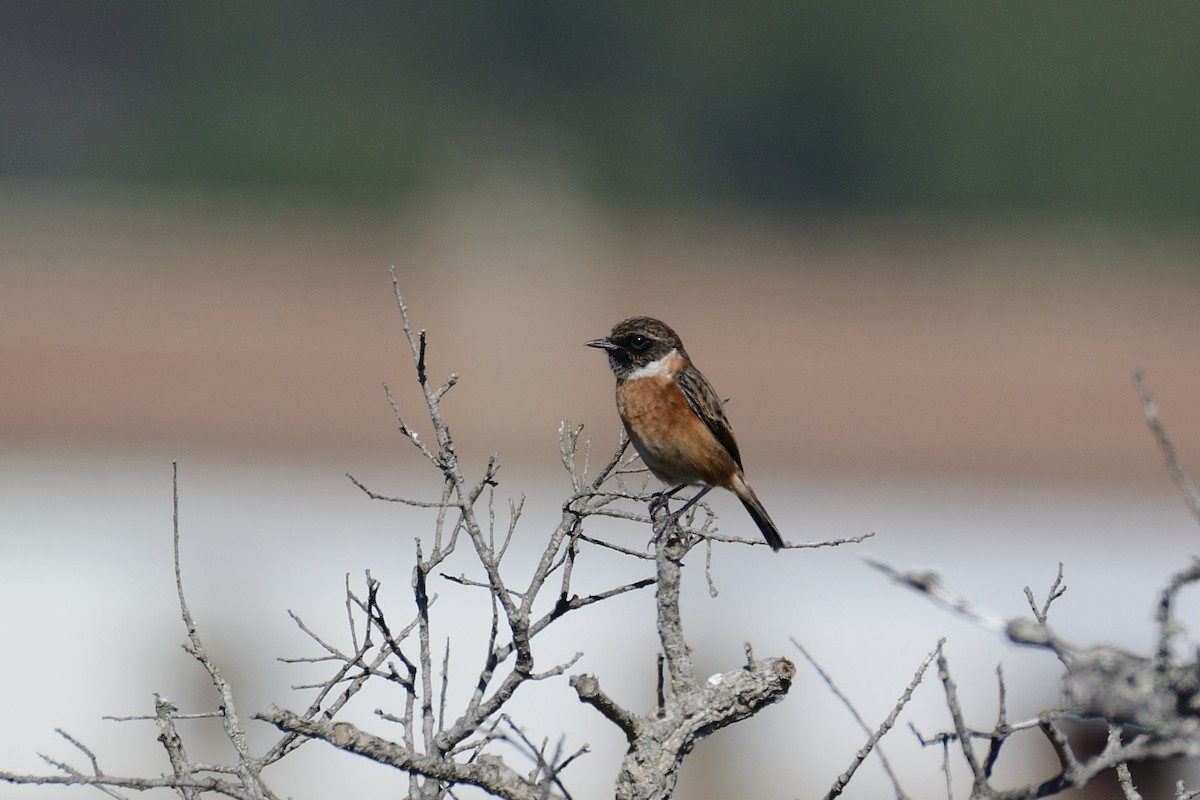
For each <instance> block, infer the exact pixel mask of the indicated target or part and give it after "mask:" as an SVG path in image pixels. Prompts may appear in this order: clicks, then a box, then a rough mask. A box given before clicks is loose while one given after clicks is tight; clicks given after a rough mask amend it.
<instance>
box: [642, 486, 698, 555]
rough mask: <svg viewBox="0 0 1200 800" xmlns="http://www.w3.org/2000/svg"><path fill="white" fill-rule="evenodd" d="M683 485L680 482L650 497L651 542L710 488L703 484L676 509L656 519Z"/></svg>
mask: <svg viewBox="0 0 1200 800" xmlns="http://www.w3.org/2000/svg"><path fill="white" fill-rule="evenodd" d="M685 487H686V484H682V483H681V484H680V485H678V486H676V487H675V488H674V489H671V490H670V491H668V492H658V493H656V494H655V495H654V496H653V497H651V498H650V527H651V530H653V531H654V535H653V536H651V537H650V541H651V542H654V541H656V540H657V539H658V537H659V536H662V532H663V531H664V530H666V529H667V524H668V523H676V522H677V521H678V520H679V517H680V515H682V514H683V513H684V512H685V511H687V510H688V509H689V508H691V507H692V506H694V505H695V504H696V501H698V500H699V499H700V498H701V497H704V495H706V494H708V493H709V492H710V491H711V490H712V487H711V486H705V487H704V488H703V489H701V490H700V491H698V492H696V494H695V495H693V496H692V497H691V498H690V499H689V500H688V501H687V502H686V503H684V504H683V505H682V506H680V507H679V509H678V510H676V511H671V512H668V513H667V514H666V515H665V516H664V517H662V518H661V519H656V517H657V516H658V514H659V512H661V511H662V510H663V509H665V508H666V507H667V503H668V502H669V501H670V499H671V497H672V496H673V495H675V493H676V492H679V491H680V490H681V489H684V488H685Z"/></svg>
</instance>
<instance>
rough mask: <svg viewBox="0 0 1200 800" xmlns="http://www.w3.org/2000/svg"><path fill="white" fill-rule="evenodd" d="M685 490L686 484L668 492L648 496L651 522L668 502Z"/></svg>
mask: <svg viewBox="0 0 1200 800" xmlns="http://www.w3.org/2000/svg"><path fill="white" fill-rule="evenodd" d="M685 488H687V484H686V483H681V484H679V485H678V486H676V487H675V488H674V489H671V490H669V491H666V492H655V493H654V494H652V495H650V519H651V520H653V519H654V517H655V516H656V515H657V514H658V512H660V511H662V510H663V509H664V508H666V507H667V503H668V501H669V500H670V499H671V498H672V497H674V496H675V495H676V494H677V493H679V492H680V491H682V490H683V489H685Z"/></svg>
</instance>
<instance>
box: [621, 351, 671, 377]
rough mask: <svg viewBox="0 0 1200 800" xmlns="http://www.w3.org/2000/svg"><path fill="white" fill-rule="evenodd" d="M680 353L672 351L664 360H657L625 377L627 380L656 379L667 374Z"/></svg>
mask: <svg viewBox="0 0 1200 800" xmlns="http://www.w3.org/2000/svg"><path fill="white" fill-rule="evenodd" d="M677 352H679V351H677V350H672V351H671V352H669V353H667V354H666V355H665V356H663V357H662V358H656V359H654V360H653V361H651V362H650V363H649V364H645V365H643V366H640V367H638V368H637V369H635V370H634V371H633V372H631V373H629V374H628V375H627V376H625V379H626V380H631V381H632V380H637V379H638V378H654V377H657V376H659V375H662V374H664V373H666V372H667V370H669V369H670V368H671V366H672V364H673V363H674V361H675V358H674V357H675V354H676V353H677Z"/></svg>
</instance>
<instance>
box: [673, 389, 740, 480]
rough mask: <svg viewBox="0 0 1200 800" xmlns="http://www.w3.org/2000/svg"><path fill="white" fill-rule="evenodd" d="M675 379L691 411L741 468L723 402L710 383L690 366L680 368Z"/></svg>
mask: <svg viewBox="0 0 1200 800" xmlns="http://www.w3.org/2000/svg"><path fill="white" fill-rule="evenodd" d="M675 380H677V381H678V382H679V386H680V388H681V389H683V394H684V397H686V398H687V401H688V405H689V406H691V408H692V411H695V412H696V416H698V417H699V418H700V419H702V420H704V424H705V425H707V426H708V429H709V430H710V431H712V433H713V436H715V437H717V441H718V442H720V443H721V445H722V446H723V447H724V448H725V449H726V450H728V451H729V455H731V456H733V460H734V461H736V462H737V465H738V469H742V455H741V453H739V452H738V446H737V442H736V441H734V438H733V430H732V429H731V428H730V427H729V420H728V419H726V418H725V409H724V405H725V404H724V403H722V402H721V398H720V397H719V396H718V395H717V392H716V390H715V389H713V387H712V384H711V383H709V382H708V380H707V379H706V378H705V377H704V376H703V375H701V374H700V371H699V370H698V369H696V368H695V367H691V366H689V367H688V368H687V369H684V370H681V371H680V372H679V374H678V375H676V376H675Z"/></svg>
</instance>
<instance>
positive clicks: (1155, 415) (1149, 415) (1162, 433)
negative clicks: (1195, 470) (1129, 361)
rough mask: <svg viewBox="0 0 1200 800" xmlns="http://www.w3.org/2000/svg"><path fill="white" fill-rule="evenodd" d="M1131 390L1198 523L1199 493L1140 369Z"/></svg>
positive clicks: (1134, 374)
mask: <svg viewBox="0 0 1200 800" xmlns="http://www.w3.org/2000/svg"><path fill="white" fill-rule="evenodd" d="M1133 388H1134V389H1135V390H1136V391H1137V393H1138V396H1139V397H1141V398H1142V415H1143V416H1144V417H1145V418H1146V424H1147V425H1149V426H1150V431H1151V432H1152V433H1153V434H1154V439H1155V441H1157V442H1158V448H1159V449H1160V450H1162V454H1163V458H1165V459H1166V462H1167V470H1168V471H1169V472H1170V473H1171V478H1172V479H1173V480H1174V481H1175V485H1176V486H1178V487H1179V490H1180V491H1181V492H1183V500H1184V502H1185V503H1187V507H1188V510H1189V511H1191V512H1192V516H1193V517H1194V518H1195V519H1196V521H1197V522H1200V491H1197V490H1196V484H1194V483H1193V482H1192V479H1191V477H1190V476H1189V475H1188V473H1187V470H1185V469H1184V468H1183V464H1182V463H1181V462H1180V460H1179V454H1178V453H1177V452H1175V445H1174V444H1172V443H1171V437H1170V436H1168V435H1167V426H1166V424H1165V423H1164V422H1163V419H1162V413H1161V412H1160V411H1159V409H1158V402H1157V401H1156V400H1155V399H1154V394H1153V393H1152V392H1151V391H1150V385H1149V384H1148V383H1146V376H1145V374H1144V373H1143V372H1142V370H1141V368H1137V369H1135V370H1134V371H1133Z"/></svg>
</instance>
